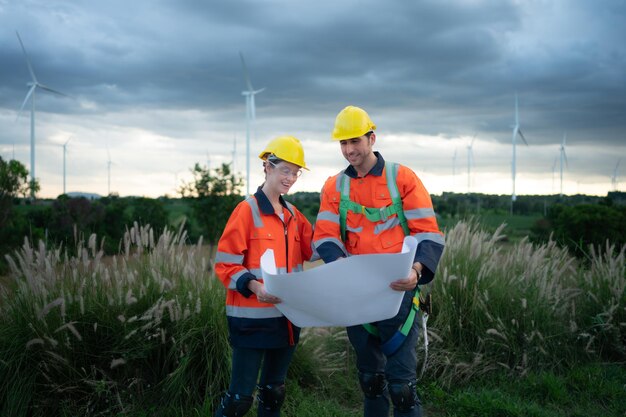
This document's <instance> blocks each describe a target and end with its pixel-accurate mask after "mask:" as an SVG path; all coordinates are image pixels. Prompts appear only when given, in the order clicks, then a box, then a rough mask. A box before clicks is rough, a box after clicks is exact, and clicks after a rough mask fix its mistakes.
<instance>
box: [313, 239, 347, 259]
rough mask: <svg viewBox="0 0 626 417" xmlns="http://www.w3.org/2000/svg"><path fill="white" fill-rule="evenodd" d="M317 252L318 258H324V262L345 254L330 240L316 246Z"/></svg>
mask: <svg viewBox="0 0 626 417" xmlns="http://www.w3.org/2000/svg"><path fill="white" fill-rule="evenodd" d="M317 253H319V256H320V258H322V259H323V260H324V263H330V262H333V261H336V260H337V259H339V258H341V257H343V256H345V253H344V252H343V251H342V250H341V248H340V247H339V246H337V245H335V244H334V243H332V242H324V243H322V244H321V245H319V246H318V247H317Z"/></svg>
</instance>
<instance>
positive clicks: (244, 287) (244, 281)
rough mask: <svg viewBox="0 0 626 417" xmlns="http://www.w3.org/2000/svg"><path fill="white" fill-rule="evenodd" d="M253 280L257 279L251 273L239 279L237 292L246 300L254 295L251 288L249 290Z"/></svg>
mask: <svg viewBox="0 0 626 417" xmlns="http://www.w3.org/2000/svg"><path fill="white" fill-rule="evenodd" d="M253 279H256V277H255V276H254V275H253V274H251V273H250V272H246V273H245V274H243V275H242V276H240V277H239V279H237V291H239V293H240V294H241V295H243V296H244V297H246V298H249V297H250V296H251V295H252V294H254V293H253V292H252V291H250V288H248V283H249V282H250V281H252V280H253Z"/></svg>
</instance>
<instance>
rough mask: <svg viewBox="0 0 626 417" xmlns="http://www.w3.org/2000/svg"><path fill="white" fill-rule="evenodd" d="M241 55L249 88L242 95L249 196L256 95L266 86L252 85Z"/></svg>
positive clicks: (248, 192)
mask: <svg viewBox="0 0 626 417" xmlns="http://www.w3.org/2000/svg"><path fill="white" fill-rule="evenodd" d="M239 56H240V57H241V65H242V66H243V75H244V78H245V81H246V87H247V88H248V89H247V90H245V91H242V92H241V95H243V96H245V97H246V197H248V196H249V195H250V131H252V135H253V136H256V134H255V133H256V132H255V129H254V122H255V120H256V108H255V104H254V96H255V95H256V94H259V93H260V92H262V91H263V90H265V88H261V89H259V90H255V89H254V88H253V87H252V82H251V81H250V74H248V68H247V67H246V61H245V60H244V59H243V54H242V53H241V52H239ZM255 139H256V137H255Z"/></svg>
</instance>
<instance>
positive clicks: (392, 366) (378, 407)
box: [347, 314, 421, 417]
mask: <svg viewBox="0 0 626 417" xmlns="http://www.w3.org/2000/svg"><path fill="white" fill-rule="evenodd" d="M420 320H421V314H417V315H416V316H415V321H414V322H413V326H412V327H411V330H410V331H409V334H408V335H407V338H406V339H405V340H404V343H403V344H402V346H400V348H398V350H397V351H396V352H395V353H394V354H392V355H391V356H389V357H387V356H386V355H385V354H384V353H383V351H382V348H381V345H382V342H381V339H380V338H378V337H376V336H373V335H371V334H370V333H369V332H368V331H367V330H366V329H365V328H364V327H363V326H361V325H359V326H351V327H348V328H347V332H348V338H349V339H350V343H352V346H353V347H354V350H355V352H356V366H357V369H358V370H359V372H364V373H382V374H384V375H385V378H386V380H387V383H411V384H412V386H415V385H416V384H417V349H416V346H417V341H418V338H419V329H420V327H421V326H420V324H419V321H420ZM392 323H393V320H389V321H387V320H385V321H382V322H378V323H377V324H378V325H379V331H381V333H389V331H388V330H389V329H381V326H388V325H392ZM393 326H394V329H395V328H397V324H393ZM383 330H387V331H383ZM389 403H390V401H389V394H388V392H385V393H384V395H382V396H380V397H377V398H367V397H364V407H363V409H364V414H363V415H364V417H387V416H388V415H389ZM393 415H394V417H419V416H421V406H420V404H419V403H418V404H417V405H416V406H415V407H414V408H413V410H411V411H410V412H408V413H401V412H400V411H398V410H396V409H394V413H393Z"/></svg>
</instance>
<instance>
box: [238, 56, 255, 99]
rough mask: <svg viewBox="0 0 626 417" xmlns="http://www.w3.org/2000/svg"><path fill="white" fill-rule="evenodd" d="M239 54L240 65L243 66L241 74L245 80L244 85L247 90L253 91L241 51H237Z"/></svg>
mask: <svg viewBox="0 0 626 417" xmlns="http://www.w3.org/2000/svg"><path fill="white" fill-rule="evenodd" d="M239 56H240V57H241V65H242V66H243V76H244V78H245V80H246V86H247V87H248V91H250V92H253V91H254V88H252V82H251V81H250V75H249V74H248V67H246V61H245V60H244V59H243V54H242V53H241V51H239Z"/></svg>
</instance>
